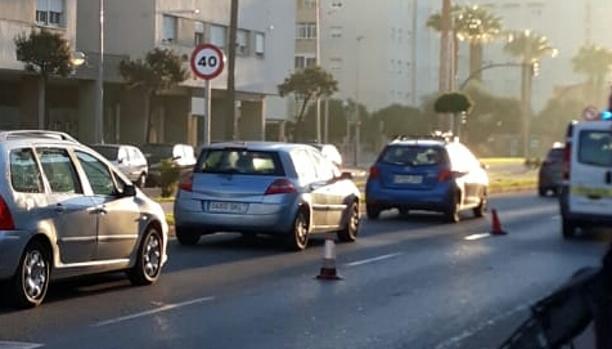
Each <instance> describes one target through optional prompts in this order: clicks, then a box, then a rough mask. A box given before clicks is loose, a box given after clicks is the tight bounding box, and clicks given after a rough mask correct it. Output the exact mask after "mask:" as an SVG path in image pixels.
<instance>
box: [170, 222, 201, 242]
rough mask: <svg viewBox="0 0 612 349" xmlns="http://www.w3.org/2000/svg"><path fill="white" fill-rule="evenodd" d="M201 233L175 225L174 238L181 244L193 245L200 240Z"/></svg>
mask: <svg viewBox="0 0 612 349" xmlns="http://www.w3.org/2000/svg"><path fill="white" fill-rule="evenodd" d="M201 236H202V235H201V234H198V233H195V232H193V231H192V230H190V229H185V228H181V227H176V239H177V240H178V242H179V244H181V245H183V246H195V245H197V244H198V242H199V241H200V237H201Z"/></svg>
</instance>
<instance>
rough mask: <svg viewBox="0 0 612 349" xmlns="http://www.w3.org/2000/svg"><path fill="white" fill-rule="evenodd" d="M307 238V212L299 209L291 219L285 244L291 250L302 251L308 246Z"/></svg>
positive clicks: (308, 232)
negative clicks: (291, 222) (291, 223)
mask: <svg viewBox="0 0 612 349" xmlns="http://www.w3.org/2000/svg"><path fill="white" fill-rule="evenodd" d="M309 238H310V229H309V220H308V214H307V213H306V212H305V211H304V210H303V209H300V211H299V212H298V214H297V215H296V217H295V220H294V221H293V226H292V228H291V232H290V233H289V239H288V243H287V245H288V247H289V249H290V250H292V251H303V250H305V249H306V247H307V246H308V239H309Z"/></svg>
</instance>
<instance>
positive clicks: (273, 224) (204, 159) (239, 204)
mask: <svg viewBox="0 0 612 349" xmlns="http://www.w3.org/2000/svg"><path fill="white" fill-rule="evenodd" d="M360 200H361V198H360V194H359V190H358V189H357V187H356V186H355V184H354V183H353V181H352V177H351V175H350V174H349V173H344V174H343V173H340V171H339V170H338V169H337V168H336V167H335V166H334V165H333V164H332V163H331V162H330V161H329V160H327V159H326V158H325V157H324V156H323V155H321V153H320V152H319V151H317V150H316V149H314V148H313V147H311V146H308V145H299V144H283V143H240V144H235V143H221V144H214V145H211V146H209V147H207V148H204V149H203V151H202V153H201V154H200V156H199V159H198V163H197V164H196V166H195V170H194V172H193V176H192V177H189V178H187V179H185V180H184V181H183V182H181V183H180V185H179V191H178V193H177V196H176V202H175V205H174V217H175V221H176V236H177V239H178V241H179V242H180V243H181V244H183V245H193V244H196V243H197V242H198V241H199V239H200V236H202V235H204V234H212V233H215V232H238V233H243V234H245V235H249V234H252V235H254V234H268V235H275V236H280V237H284V238H286V239H287V241H288V244H289V246H290V247H291V248H292V249H294V250H303V249H304V248H306V246H307V244H308V240H309V237H310V235H311V234H315V233H337V234H338V237H339V239H340V240H342V241H354V240H355V239H356V238H357V234H358V229H359V203H360Z"/></svg>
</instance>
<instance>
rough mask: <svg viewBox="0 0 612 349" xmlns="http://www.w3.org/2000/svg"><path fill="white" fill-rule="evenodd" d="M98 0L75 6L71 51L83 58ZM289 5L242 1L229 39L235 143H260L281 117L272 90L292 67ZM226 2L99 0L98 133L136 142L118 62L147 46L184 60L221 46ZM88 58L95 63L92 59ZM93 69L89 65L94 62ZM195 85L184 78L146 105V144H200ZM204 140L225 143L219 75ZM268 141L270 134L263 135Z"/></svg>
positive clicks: (136, 122) (199, 91)
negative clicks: (149, 116) (101, 85)
mask: <svg viewBox="0 0 612 349" xmlns="http://www.w3.org/2000/svg"><path fill="white" fill-rule="evenodd" d="M98 10H99V8H98V1H97V0H80V1H79V7H78V32H77V46H78V47H79V49H81V50H83V51H84V52H86V53H87V55H88V56H91V57H96V56H97V55H98V52H99V50H98V47H99V40H98V35H99V31H98V25H97V18H98V17H97V16H98V13H99V12H98ZM290 13H295V3H292V2H289V1H284V0H264V1H261V0H242V1H240V8H239V23H238V27H239V29H238V33H237V37H238V39H237V63H236V89H237V100H238V101H237V105H236V108H237V114H238V116H239V128H240V138H241V139H245V140H263V139H265V138H266V123H268V122H273V121H278V120H284V119H286V118H287V117H288V112H287V103H286V102H285V101H284V100H283V99H280V98H279V97H278V96H277V95H278V91H277V85H278V84H279V83H281V82H282V81H283V79H284V78H285V77H286V76H287V75H289V73H290V71H291V70H292V66H293V53H294V51H295V41H294V37H293V35H292V33H293V31H292V29H293V28H294V27H295V17H293V16H290V15H288V14H290ZM229 18H230V2H229V1H223V2H221V1H218V0H130V1H125V0H106V1H105V33H104V46H105V71H106V73H105V74H106V75H105V90H106V91H107V92H106V91H105V130H106V132H105V133H106V138H109V139H112V140H113V141H132V142H142V141H144V139H143V137H144V136H143V135H144V133H143V132H142V128H143V125H144V115H143V108H142V105H143V101H142V96H140V95H139V94H138V93H136V92H135V91H131V90H129V89H126V87H125V86H124V85H123V84H122V83H121V78H120V76H119V75H118V71H117V69H116V67H117V64H118V62H120V61H121V60H122V59H125V58H128V57H131V58H139V57H144V56H145V55H146V53H147V52H149V51H150V50H151V49H153V48H155V47H160V48H168V49H172V50H173V51H175V52H177V53H178V54H179V55H181V56H182V57H183V58H184V59H185V64H186V65H187V63H188V62H187V60H188V57H189V55H190V54H191V52H192V51H193V49H194V48H195V46H196V45H198V44H200V43H205V42H207V43H212V44H215V45H217V46H219V47H221V48H222V49H223V50H224V51H226V50H227V47H228V42H229V38H228V34H229V28H228V26H229ZM94 60H95V59H94ZM94 65H95V64H94ZM203 87H204V84H203V81H201V80H197V79H195V77H193V76H192V77H190V79H188V80H187V81H185V82H184V83H183V84H181V85H180V86H179V87H178V88H175V89H174V90H172V91H166V92H164V93H163V95H162V96H158V97H157V98H156V100H155V103H154V106H155V108H154V110H155V112H154V116H153V120H152V123H153V138H154V139H153V141H155V142H188V143H191V144H198V143H200V142H201V141H202V134H203V130H202V127H203V124H204V123H203V122H202V116H200V115H199V114H202V110H200V109H201V107H200V106H201V105H203V103H201V97H202V96H203ZM212 88H213V93H212V119H211V129H212V140H213V141H220V140H224V139H227V138H228V137H229V135H230V134H231V133H230V132H231V131H230V130H229V127H227V122H226V114H227V111H226V110H225V108H226V107H225V103H224V98H225V96H226V91H227V71H225V72H224V73H223V74H222V75H221V76H219V77H218V78H217V79H215V80H214V81H213V82H212ZM269 136H270V138H275V137H276V135H269Z"/></svg>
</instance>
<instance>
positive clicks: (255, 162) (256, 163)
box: [196, 149, 284, 176]
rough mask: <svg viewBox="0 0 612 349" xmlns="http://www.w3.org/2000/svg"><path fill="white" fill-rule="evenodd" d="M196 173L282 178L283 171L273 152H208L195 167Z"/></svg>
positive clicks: (276, 155)
mask: <svg viewBox="0 0 612 349" xmlns="http://www.w3.org/2000/svg"><path fill="white" fill-rule="evenodd" d="M196 172H201V173H216V174H242V175H260V176H283V175H284V170H283V168H282V166H281V164H280V160H279V158H278V154H277V153H275V152H263V151H251V150H230V149H222V150H216V149H215V150H208V151H205V152H204V153H203V154H202V155H201V156H200V159H199V161H198V164H197V165H196Z"/></svg>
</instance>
